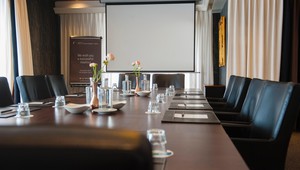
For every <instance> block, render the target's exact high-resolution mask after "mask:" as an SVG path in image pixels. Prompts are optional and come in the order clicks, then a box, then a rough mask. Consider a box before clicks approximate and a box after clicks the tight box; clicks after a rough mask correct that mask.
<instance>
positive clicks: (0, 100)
mask: <svg viewBox="0 0 300 170" xmlns="http://www.w3.org/2000/svg"><path fill="white" fill-rule="evenodd" d="M13 103H14V101H13V98H12V95H11V92H10V88H9V85H8V82H7V78H6V77H0V107H6V106H9V105H12V104H13Z"/></svg>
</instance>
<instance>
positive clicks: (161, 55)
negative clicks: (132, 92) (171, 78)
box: [106, 2, 195, 72]
mask: <svg viewBox="0 0 300 170" xmlns="http://www.w3.org/2000/svg"><path fill="white" fill-rule="evenodd" d="M194 16H195V3H194V2H188V3H158V4H153V3H150V4H149V3H147V4H106V41H107V42H106V45H107V46H106V50H107V53H113V54H115V56H116V61H114V62H110V64H109V65H108V67H107V71H111V72H127V71H132V66H131V63H132V62H133V61H135V60H140V62H141V66H142V71H144V72H193V71H194V70H195V69H194V68H195V66H194V64H195V61H194V59H195V57H194V53H195V52H194V48H195V47H194V44H195V38H194V37H195V36H194V34H195V30H194V28H195V26H194V25H195V17H194Z"/></svg>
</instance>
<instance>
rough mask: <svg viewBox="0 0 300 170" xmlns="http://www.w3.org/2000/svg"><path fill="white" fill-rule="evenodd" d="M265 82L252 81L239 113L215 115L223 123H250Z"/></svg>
mask: <svg viewBox="0 0 300 170" xmlns="http://www.w3.org/2000/svg"><path fill="white" fill-rule="evenodd" d="M266 82H267V81H266V80H261V79H256V78H254V79H252V80H251V82H250V85H249V88H248V91H247V95H246V97H245V100H244V103H243V106H242V108H241V111H240V112H222V111H215V114H216V115H217V117H218V118H219V120H221V121H222V122H223V123H224V122H226V121H230V122H231V123H233V122H234V123H251V122H252V120H253V117H254V108H255V106H256V105H257V103H258V101H259V97H260V94H261V91H262V89H263V88H264V86H265V84H266Z"/></svg>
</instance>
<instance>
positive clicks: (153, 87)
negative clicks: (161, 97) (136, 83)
mask: <svg viewBox="0 0 300 170" xmlns="http://www.w3.org/2000/svg"><path fill="white" fill-rule="evenodd" d="M157 90H158V86H157V84H156V83H154V84H152V91H157Z"/></svg>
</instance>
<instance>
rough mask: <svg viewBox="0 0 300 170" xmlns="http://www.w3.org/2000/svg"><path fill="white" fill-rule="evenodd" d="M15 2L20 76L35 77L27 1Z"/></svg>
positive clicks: (18, 0) (19, 0)
mask: <svg viewBox="0 0 300 170" xmlns="http://www.w3.org/2000/svg"><path fill="white" fill-rule="evenodd" d="M14 2H15V19H16V36H17V47H18V49H17V50H18V69H19V75H33V64H32V52H31V41H30V31H29V24H28V14H27V4H26V0H17V1H14Z"/></svg>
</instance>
